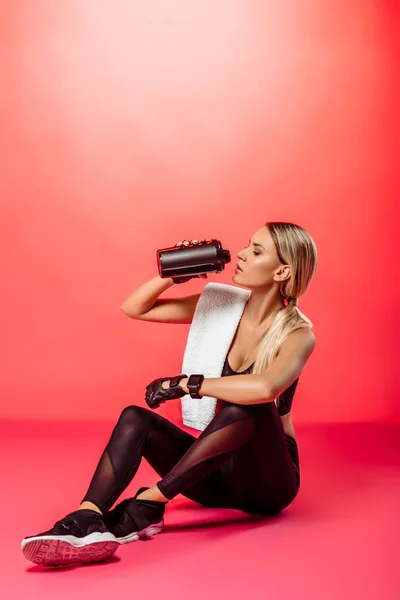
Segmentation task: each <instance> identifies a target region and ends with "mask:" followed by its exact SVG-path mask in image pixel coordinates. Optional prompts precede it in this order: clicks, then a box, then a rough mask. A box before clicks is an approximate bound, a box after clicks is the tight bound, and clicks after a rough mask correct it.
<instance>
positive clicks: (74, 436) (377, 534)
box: [0, 421, 400, 600]
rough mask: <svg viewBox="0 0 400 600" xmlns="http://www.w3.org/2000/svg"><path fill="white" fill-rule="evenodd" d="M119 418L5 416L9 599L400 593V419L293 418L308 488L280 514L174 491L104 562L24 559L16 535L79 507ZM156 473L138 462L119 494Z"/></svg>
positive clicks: (4, 592) (4, 574) (4, 581)
mask: <svg viewBox="0 0 400 600" xmlns="http://www.w3.org/2000/svg"><path fill="white" fill-rule="evenodd" d="M112 426H113V424H112V423H104V422H101V423H96V422H92V423H87V422H85V423H82V422H81V423H80V422H73V423H66V422H65V421H64V422H60V423H54V422H46V423H44V422H15V421H13V422H10V421H2V422H1V421H0V430H1V431H0V433H1V435H0V444H1V454H0V456H1V461H2V464H1V482H2V494H1V499H0V502H1V516H2V518H1V524H2V532H3V535H2V539H3V541H2V543H1V550H0V552H1V563H0V564H1V578H0V581H1V588H2V589H1V590H0V594H1V597H2V598H3V599H5V600H8V599H10V600H11V599H12V600H14V599H17V598H18V599H19V598H29V599H31V598H41V599H43V600H44V599H46V598H52V599H53V598H57V599H60V598H68V599H71V598H73V599H74V600H76V599H80V598H96V599H102V598H104V599H107V600H110V598H111V599H112V600H116V599H117V598H129V599H131V598H132V599H134V598H142V597H147V598H150V599H153V598H154V599H156V598H157V599H160V600H169V599H170V598H171V599H172V598H173V599H175V600H180V599H185V600H186V599H190V600H196V599H197V598H199V599H200V598H202V599H206V600H212V599H214V598H222V597H224V598H229V599H230V600H235V599H236V598H246V599H249V600H250V598H254V599H258V598H260V599H264V598H265V599H267V598H268V599H271V598H272V599H274V598H280V599H281V598H282V599H286V598H291V599H298V598H304V599H307V600H313V599H318V600H330V599H335V600H336V599H340V600H345V599H347V598H349V599H350V598H351V599H355V598H362V599H363V600H366V599H369V598H374V599H379V600H386V599H394V598H399V597H400V587H399V575H398V569H399V566H398V559H399V533H400V532H399V520H400V519H399V506H400V482H399V464H400V461H399V458H400V450H399V444H398V439H399V433H400V426H399V425H397V426H396V425H392V426H390V425H384V424H380V425H358V424H352V425H343V426H342V425H336V426H335V425H329V426H326V425H313V426H312V427H311V426H304V425H297V426H296V433H297V438H298V444H299V451H300V463H301V477H302V481H301V488H300V492H299V494H298V496H297V498H296V499H295V500H294V502H293V503H292V504H291V505H290V506H289V507H288V508H286V509H285V510H284V511H282V513H281V514H280V515H279V516H276V517H273V518H269V519H268V518H264V519H260V518H258V519H257V518H254V517H252V516H251V515H247V514H246V513H243V512H240V511H237V510H230V509H225V510H221V509H218V510H217V509H210V508H205V507H202V506H201V505H200V504H197V503H195V502H192V501H190V500H188V499H186V498H184V497H183V496H182V495H179V496H177V497H176V498H175V499H174V500H173V501H172V502H171V503H170V504H169V506H168V508H167V511H166V518H165V523H166V527H165V530H164V532H163V533H162V534H160V535H158V536H156V537H155V538H154V539H151V540H148V541H143V540H141V541H138V542H135V543H132V544H129V545H127V546H123V547H121V548H119V549H118V550H117V553H116V554H115V555H114V557H113V558H112V559H110V561H109V562H108V563H101V564H97V565H87V566H84V567H81V566H79V567H70V568H67V569H64V570H58V569H53V570H48V569H44V568H42V567H38V566H35V565H33V564H32V563H29V562H28V561H27V560H26V559H25V558H24V556H23V555H22V552H21V550H20V542H21V539H22V538H23V537H24V536H25V535H34V534H35V533H38V532H40V531H43V530H44V529H47V528H49V527H50V526H52V525H53V523H54V521H56V520H57V519H59V518H61V517H62V516H64V515H65V514H66V513H67V512H70V511H71V510H74V509H75V508H76V507H77V503H78V501H79V500H80V498H81V497H82V495H83V494H84V492H85V491H86V486H87V484H88V482H89V478H90V475H91V473H92V471H93V469H94V467H95V464H96V462H97V460H98V458H99V456H100V453H101V450H102V449H103V446H104V444H105V443H106V441H107V440H108V437H109V434H110V433H111V428H112ZM157 479H158V476H157V475H156V474H155V473H154V471H153V470H152V469H151V467H150V466H149V465H148V464H147V463H146V462H145V461H144V460H143V461H142V464H141V466H140V468H139V471H138V473H137V475H136V478H135V480H134V481H133V482H132V484H131V485H130V487H129V488H128V490H127V491H126V492H125V494H124V495H123V496H122V497H124V496H129V495H132V493H133V492H134V491H136V489H137V488H138V487H139V486H140V485H152V484H154V483H155V481H157Z"/></svg>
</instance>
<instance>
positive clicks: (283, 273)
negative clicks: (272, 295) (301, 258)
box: [274, 265, 290, 281]
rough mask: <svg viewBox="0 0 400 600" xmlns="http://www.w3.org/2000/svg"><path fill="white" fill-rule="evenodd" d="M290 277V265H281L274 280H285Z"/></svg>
mask: <svg viewBox="0 0 400 600" xmlns="http://www.w3.org/2000/svg"><path fill="white" fill-rule="evenodd" d="M289 277H290V267H289V265H282V266H281V267H279V268H278V269H277V270H276V272H275V275H274V280H275V281H285V280H286V279H289Z"/></svg>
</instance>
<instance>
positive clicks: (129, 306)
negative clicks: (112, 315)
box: [121, 275, 174, 317]
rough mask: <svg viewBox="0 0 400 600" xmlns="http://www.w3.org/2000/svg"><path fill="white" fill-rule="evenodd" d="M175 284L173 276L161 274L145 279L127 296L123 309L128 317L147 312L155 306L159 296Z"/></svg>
mask: <svg viewBox="0 0 400 600" xmlns="http://www.w3.org/2000/svg"><path fill="white" fill-rule="evenodd" d="M173 285H174V282H173V281H172V277H167V278H165V279H163V278H162V277H160V276H159V275H157V276H156V277H153V278H152V279H149V281H145V282H144V283H142V284H141V285H139V287H137V288H136V289H135V290H133V292H132V293H131V294H130V295H129V296H128V297H127V299H126V300H124V301H123V303H122V304H121V310H122V311H123V312H124V313H125V314H127V315H128V317H135V316H137V315H142V314H144V313H147V312H148V311H149V310H150V309H151V308H153V306H154V304H155V302H156V300H157V298H158V297H159V296H160V295H161V294H162V293H163V292H165V290H167V289H168V288H170V287H171V286H173Z"/></svg>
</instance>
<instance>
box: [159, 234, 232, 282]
mask: <svg viewBox="0 0 400 600" xmlns="http://www.w3.org/2000/svg"><path fill="white" fill-rule="evenodd" d="M229 262H231V255H230V252H229V250H224V249H223V248H222V245H221V242H220V241H219V240H214V239H213V240H208V241H207V242H200V243H198V244H190V245H189V246H179V247H176V246H171V247H169V248H161V249H160V250H157V267H158V273H159V275H160V277H162V278H163V279H166V278H167V277H172V279H173V281H174V283H184V282H185V281H188V280H189V279H192V278H193V277H197V276H198V275H202V274H203V273H220V272H221V271H223V269H224V268H225V264H226V263H229Z"/></svg>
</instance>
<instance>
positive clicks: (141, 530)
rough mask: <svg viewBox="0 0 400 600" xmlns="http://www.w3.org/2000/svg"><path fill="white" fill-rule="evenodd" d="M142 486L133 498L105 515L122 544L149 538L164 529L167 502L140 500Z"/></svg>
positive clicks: (106, 520)
mask: <svg viewBox="0 0 400 600" xmlns="http://www.w3.org/2000/svg"><path fill="white" fill-rule="evenodd" d="M146 489H149V488H144V487H143V488H140V489H139V490H138V491H137V492H136V494H135V496H134V497H133V498H127V499H126V500H123V501H122V502H120V503H119V504H117V506H116V507H115V508H113V509H112V510H110V511H109V512H108V513H106V514H105V515H104V522H105V524H106V526H107V527H108V529H109V530H110V531H111V532H112V533H113V534H114V536H115V539H116V540H117V542H118V543H120V544H128V543H129V542H135V541H136V540H138V539H140V538H149V537H151V536H153V535H156V534H157V533H161V532H162V530H163V529H164V518H163V517H164V512H165V502H157V501H154V500H139V499H138V498H137V496H139V495H140V494H141V493H142V491H144V490H146Z"/></svg>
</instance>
